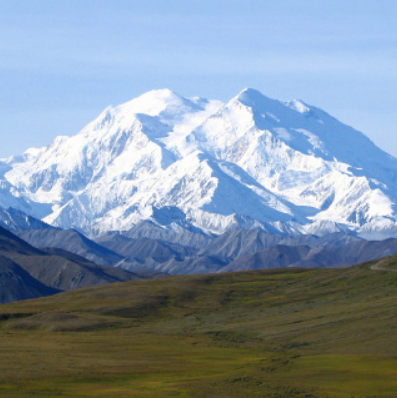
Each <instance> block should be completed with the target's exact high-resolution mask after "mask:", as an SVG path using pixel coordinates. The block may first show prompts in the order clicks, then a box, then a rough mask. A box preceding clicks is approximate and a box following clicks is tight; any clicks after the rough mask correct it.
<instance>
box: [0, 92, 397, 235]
mask: <svg viewBox="0 0 397 398" xmlns="http://www.w3.org/2000/svg"><path fill="white" fill-rule="evenodd" d="M396 200H397V159H395V158H393V157H392V156H390V155H388V154H387V153H385V152H383V151H382V150H381V149H379V148H378V147H376V146H375V145H374V144H373V143H372V142H371V141H370V140H369V139H368V138H367V137H366V136H365V135H364V134H362V133H360V132H358V131H356V130H354V129H353V128H351V127H349V126H346V125H344V124H342V123H341V122H339V121H338V120H336V119H335V118H333V117H332V116H330V115H328V114H327V113H325V112H324V111H322V110H320V109H318V108H315V107H313V106H310V105H307V104H305V103H303V102H302V101H299V100H294V101H290V102H288V103H284V102H280V101H277V100H273V99H270V98H267V97H265V96H264V95H262V94H261V93H260V92H258V91H256V90H253V89H245V90H243V91H242V92H241V93H240V94H239V95H237V96H236V97H234V98H232V99H231V100H230V101H229V102H228V103H226V104H224V103H222V102H220V101H215V100H206V99H202V98H198V97H195V98H190V99H189V98H183V97H181V96H179V95H177V94H175V93H173V92H171V91H170V90H166V89H165V90H154V91H150V92H148V93H145V94H143V95H141V96H140V97H138V98H135V99H133V100H132V101H130V102H127V103H125V104H122V105H119V106H117V107H109V108H107V109H105V110H104V111H103V112H102V113H101V114H100V115H99V116H98V118H97V119H95V120H94V121H93V122H91V123H90V124H89V125H88V126H86V127H85V128H84V129H83V130H82V131H81V132H80V133H78V134H77V135H75V136H73V137H58V138H56V139H55V140H54V142H53V143H52V144H51V145H50V146H48V147H46V148H40V149H34V148H32V149H29V150H28V151H26V152H25V153H24V154H23V155H21V156H14V157H12V158H8V159H2V160H1V162H0V206H2V207H4V208H8V207H14V208H16V209H20V210H22V211H24V212H26V213H28V214H30V215H32V216H34V217H37V218H40V219H42V220H43V221H44V222H46V223H49V224H52V225H54V226H58V227H62V228H75V229H77V230H79V231H81V232H83V233H85V234H87V235H89V236H94V235H99V234H102V233H105V232H107V231H123V230H128V229H130V228H132V227H133V226H134V225H136V224H137V223H139V222H140V221H142V220H151V221H152V222H154V223H155V224H157V225H161V226H163V227H164V228H168V229H173V230H177V229H180V228H184V229H189V230H201V231H203V232H206V233H215V234H219V233H222V232H224V231H227V230H230V229H233V228H251V227H260V228H262V229H264V230H266V231H269V232H274V233H277V232H289V233H297V234H298V233H313V234H317V235H321V234H324V233H328V232H333V231H351V232H354V233H357V234H358V235H360V236H363V237H365V238H372V239H382V238H386V237H390V236H397V228H396V226H397V224H396V223H397V215H396Z"/></svg>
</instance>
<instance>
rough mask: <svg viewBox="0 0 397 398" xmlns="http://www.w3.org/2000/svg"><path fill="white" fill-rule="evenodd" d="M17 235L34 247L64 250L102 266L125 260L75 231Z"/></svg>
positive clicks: (59, 230)
mask: <svg viewBox="0 0 397 398" xmlns="http://www.w3.org/2000/svg"><path fill="white" fill-rule="evenodd" d="M17 234H18V236H19V237H20V238H22V239H23V240H25V241H26V242H28V243H29V244H31V245H32V246H35V247H38V248H42V247H55V248H59V249H64V250H67V251H68V252H71V253H75V254H78V255H79V256H82V257H84V258H86V259H87V260H90V261H92V262H94V263H96V264H100V265H115V264H116V263H118V262H119V261H121V260H122V259H123V258H124V257H123V256H122V255H120V254H117V253H115V252H113V251H112V250H110V249H108V248H106V247H103V246H101V245H99V244H97V243H95V242H93V241H92V240H90V239H88V238H87V237H85V236H84V235H82V234H80V233H79V232H77V231H75V230H73V229H68V230H62V229H55V228H47V229H31V230H20V231H18V232H17Z"/></svg>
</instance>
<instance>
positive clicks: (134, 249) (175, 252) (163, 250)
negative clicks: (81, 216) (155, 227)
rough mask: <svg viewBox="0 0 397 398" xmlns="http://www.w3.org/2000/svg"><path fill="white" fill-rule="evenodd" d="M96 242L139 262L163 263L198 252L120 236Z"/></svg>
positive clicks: (148, 239)
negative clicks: (150, 260)
mask: <svg viewBox="0 0 397 398" xmlns="http://www.w3.org/2000/svg"><path fill="white" fill-rule="evenodd" d="M96 242H97V243H99V244H100V245H101V246H104V247H106V248H107V249H110V250H112V251H114V252H116V253H118V254H120V255H122V256H124V257H129V258H131V259H135V260H137V261H139V262H144V261H147V260H148V259H153V260H154V261H156V262H159V263H163V262H164V261H167V260H169V259H171V258H174V257H186V256H191V255H192V254H195V253H196V252H197V250H195V249H192V248H187V247H184V246H182V245H178V244H176V243H170V242H163V241H161V240H155V239H150V238H144V237H141V238H128V237H126V236H123V235H120V234H114V235H111V236H103V237H101V238H99V239H98V240H97V241H96Z"/></svg>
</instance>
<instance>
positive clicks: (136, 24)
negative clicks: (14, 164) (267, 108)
mask: <svg viewBox="0 0 397 398" xmlns="http://www.w3.org/2000/svg"><path fill="white" fill-rule="evenodd" d="M396 16H397V1H395V0H377V1H375V0H361V1H359V0H350V1H346V0H345V1H342V0H322V1H318V0H278V1H277V2H276V1H274V0H272V1H267V0H244V1H243V0H240V1H233V0H228V1H226V0H211V1H209V0H208V1H207V0H184V1H182V0H167V1H164V0H139V1H136V0H112V1H109V0H106V1H105V0H12V1H10V0H0V120H1V122H0V142H1V145H0V157H3V156H8V155H11V154H16V153H21V152H23V151H24V150H25V149H27V148H28V147H31V146H43V145H47V144H49V143H50V142H51V141H52V140H53V138H54V137H55V136H57V135H60V134H62V135H64V134H68V135H70V134H75V133H77V132H78V131H79V130H80V129H81V128H82V127H84V125H85V124H87V123H88V122H90V121H91V120H92V119H93V118H94V117H96V116H97V115H98V114H99V113H100V112H101V111H102V110H103V109H104V108H105V107H107V106H108V105H110V104H112V105H117V104H119V103H122V102H124V101H127V100H129V99H131V98H133V97H135V96H137V95H139V94H141V93H143V92H145V91H148V90H151V89H156V88H165V87H166V88H170V89H171V90H173V91H176V92H177V93H179V94H181V95H185V96H193V95H199V96H203V97H208V98H218V99H221V100H227V99H230V98H231V97H232V96H234V95H236V94H237V93H238V92H239V91H240V90H241V89H242V88H244V87H253V88H256V89H258V90H260V91H261V92H262V93H263V94H265V95H267V96H269V97H273V98H278V99H281V100H288V99H293V98H301V99H302V100H304V101H305V102H307V103H309V104H312V105H315V106H318V107H320V108H323V109H324V110H325V111H327V112H329V113H331V114H332V115H334V116H335V117H337V118H338V119H340V120H341V121H343V122H345V123H347V124H349V125H352V126H353V127H355V128H357V129H358V130H361V131H362V132H364V133H365V134H367V135H368V136H369V137H370V138H371V139H372V140H373V141H374V142H375V143H376V144H378V145H379V146H380V147H382V148H383V149H385V150H387V151H388V152H389V153H391V154H393V155H395V156H397V134H396V132H397V112H396V107H397V23H396Z"/></svg>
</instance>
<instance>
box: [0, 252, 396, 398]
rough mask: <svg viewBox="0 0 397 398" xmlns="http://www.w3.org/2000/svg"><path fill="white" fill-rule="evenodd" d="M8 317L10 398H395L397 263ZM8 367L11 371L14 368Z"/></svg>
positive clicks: (3, 365)
mask: <svg viewBox="0 0 397 398" xmlns="http://www.w3.org/2000/svg"><path fill="white" fill-rule="evenodd" d="M381 261H382V264H383V265H382V267H385V268H387V269H388V271H382V270H373V269H371V267H373V266H374V265H376V264H377V263H378V262H373V263H366V264H363V265H360V266H355V267H351V268H345V269H295V268H294V269H276V270H260V271H250V272H236V273H226V274H213V275H195V276H174V277H167V278H162V279H155V280H145V281H136V282H128V283H122V284H117V283H116V284H111V285H106V286H101V287H95V288H90V289H80V290H76V291H71V292H66V293H61V294H58V295H55V296H52V297H46V298H41V299H36V300H29V301H25V302H20V303H13V304H7V305H3V306H0V319H1V322H0V351H1V353H2V355H1V356H0V395H1V397H27V396H35V397H47V398H49V397H54V396H58V395H60V396H69V397H119V396H122V397H134V398H135V397H137V398H141V397H151V398H152V397H153V398H156V397H161V398H167V397H232V398H234V397H235V398H237V397H244V398H245V397H261V398H263V397H269V398H304V397H305V398H308V397H310V398H351V397H355V398H369V397H370V398H395V397H396V394H397V378H396V377H395V376H396V375H397V359H396V358H397V343H396V339H395V335H396V319H397V300H396V298H397V292H396V286H397V273H396V272H390V271H393V270H396V269H397V265H396V264H397V257H391V258H388V259H385V260H381ZM10 364H11V365H10Z"/></svg>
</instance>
